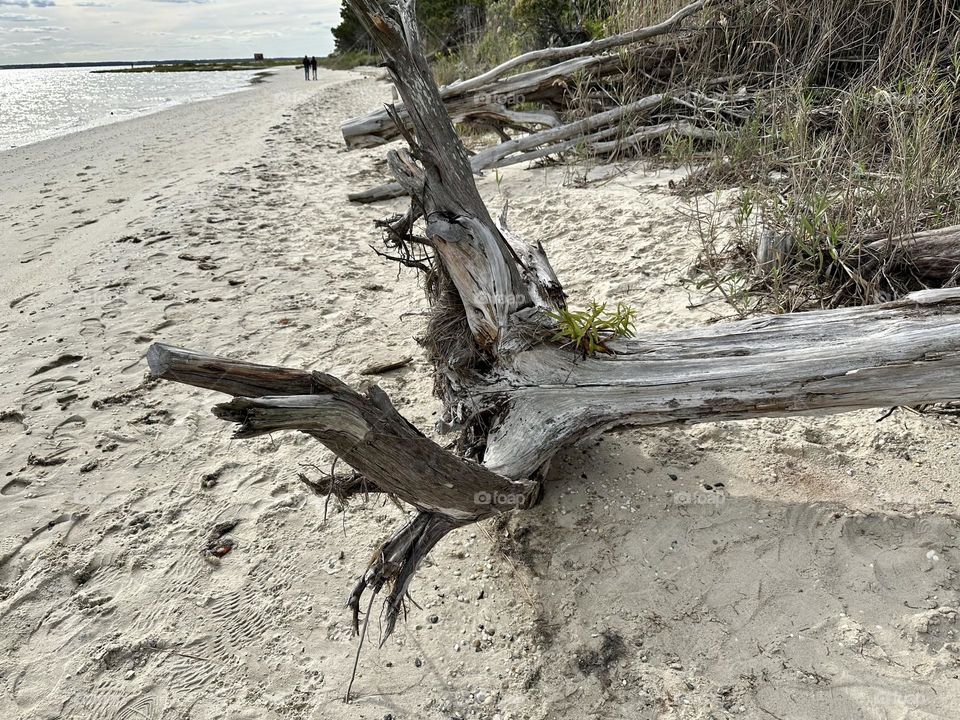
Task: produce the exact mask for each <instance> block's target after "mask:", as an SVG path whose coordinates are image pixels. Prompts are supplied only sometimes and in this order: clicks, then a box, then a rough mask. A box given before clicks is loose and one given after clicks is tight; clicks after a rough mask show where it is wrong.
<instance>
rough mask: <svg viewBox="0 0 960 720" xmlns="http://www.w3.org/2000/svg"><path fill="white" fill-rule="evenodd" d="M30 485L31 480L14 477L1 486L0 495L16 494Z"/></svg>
mask: <svg viewBox="0 0 960 720" xmlns="http://www.w3.org/2000/svg"><path fill="white" fill-rule="evenodd" d="M28 487H30V481H29V480H21V479H20V478H14V479H13V480H11V481H10V482H8V483H7V484H6V485H4V486H3V487H0V495H16V494H17V493H20V492H23V491H24V490H26V489H27V488H28Z"/></svg>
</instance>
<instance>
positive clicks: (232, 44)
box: [0, 0, 340, 65]
mask: <svg viewBox="0 0 960 720" xmlns="http://www.w3.org/2000/svg"><path fill="white" fill-rule="evenodd" d="M339 20H340V4H339V2H338V1H337V0H320V1H319V2H306V1H305V0H274V1H273V2H264V1H263V0H0V65H6V64H14V63H36V62H85V61H99V60H165V59H174V58H184V59H198V58H216V57H246V56H252V55H253V53H255V52H262V53H264V54H265V55H267V56H268V57H269V56H284V57H296V56H299V55H303V54H305V53H306V54H309V55H317V56H320V55H326V54H327V53H328V52H330V51H331V50H332V49H333V38H332V36H331V35H330V28H331V27H333V26H335V25H336V24H337V23H338V22H339Z"/></svg>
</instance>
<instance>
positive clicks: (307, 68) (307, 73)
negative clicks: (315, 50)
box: [303, 55, 310, 80]
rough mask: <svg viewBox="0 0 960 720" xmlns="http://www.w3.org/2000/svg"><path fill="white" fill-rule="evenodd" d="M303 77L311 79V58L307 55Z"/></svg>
mask: <svg viewBox="0 0 960 720" xmlns="http://www.w3.org/2000/svg"><path fill="white" fill-rule="evenodd" d="M303 79H304V80H309V79H310V58H308V57H307V56H306V55H304V56H303Z"/></svg>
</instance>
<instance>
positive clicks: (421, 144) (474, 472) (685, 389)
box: [148, 0, 960, 638]
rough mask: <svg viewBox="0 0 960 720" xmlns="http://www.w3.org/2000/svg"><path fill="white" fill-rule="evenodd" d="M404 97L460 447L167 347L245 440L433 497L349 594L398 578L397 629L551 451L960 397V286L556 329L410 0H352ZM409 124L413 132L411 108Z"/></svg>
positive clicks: (301, 381) (402, 495) (344, 400)
mask: <svg viewBox="0 0 960 720" xmlns="http://www.w3.org/2000/svg"><path fill="white" fill-rule="evenodd" d="M350 4H351V6H352V7H353V9H354V10H355V11H356V13H357V16H358V17H360V18H361V20H362V21H363V22H364V24H365V25H366V27H367V28H368V30H369V32H370V34H371V36H372V37H373V39H374V40H375V42H376V44H377V46H378V47H379V49H380V51H381V53H382V54H383V58H384V61H385V65H386V67H387V69H388V71H389V72H390V74H391V76H392V79H393V81H394V82H395V83H396V86H397V88H398V90H399V93H400V95H401V96H402V98H403V102H404V107H405V108H406V112H407V116H406V118H404V119H403V120H402V121H401V118H399V117H396V113H395V111H394V110H388V112H390V113H391V114H392V115H394V117H395V119H396V120H398V121H401V122H400V123H399V126H400V127H401V128H403V129H402V132H403V134H404V137H405V138H406V140H407V143H408V144H409V148H410V149H409V150H401V151H394V152H391V153H390V156H389V162H390V166H391V169H392V171H393V173H394V175H395V177H396V180H397V182H398V183H399V184H400V185H401V186H402V187H403V188H404V189H405V190H406V192H407V193H408V194H409V195H410V197H411V206H410V209H409V210H408V211H407V212H406V213H405V214H403V215H401V216H398V217H394V218H391V219H390V220H388V221H385V222H384V223H382V227H383V229H384V232H385V236H386V238H385V239H386V243H387V245H388V247H389V248H390V253H391V254H392V255H393V256H394V257H397V258H398V259H400V260H401V261H402V262H404V263H406V264H408V265H413V266H416V267H420V268H421V269H423V270H425V271H426V272H427V273H428V282H427V283H426V286H427V288H428V293H429V295H430V299H431V301H432V303H433V311H432V317H431V320H430V323H429V327H428V330H427V332H426V339H425V341H424V346H425V349H426V352H427V353H428V354H429V357H430V359H431V361H432V363H433V365H434V368H435V371H436V374H435V379H436V392H437V394H438V395H439V397H440V398H441V399H442V401H443V404H444V407H445V412H444V417H443V420H442V423H441V425H442V429H443V430H445V431H447V432H453V433H456V438H457V441H456V443H455V445H454V450H453V451H451V450H448V449H445V448H443V447H441V446H440V445H438V444H437V443H435V442H434V441H432V440H431V439H429V438H427V437H426V436H425V435H423V434H422V433H421V432H420V431H419V430H417V429H416V428H415V427H413V426H412V425H411V424H410V423H409V422H407V421H406V420H405V419H404V418H403V417H401V415H400V414H399V413H398V412H397V411H396V410H395V409H394V407H393V406H392V405H391V403H390V401H389V399H388V398H387V397H386V395H385V394H384V393H383V392H382V391H380V390H379V389H377V388H376V387H374V388H372V389H370V390H369V391H368V392H367V393H366V394H360V393H358V392H356V391H354V390H352V389H351V388H349V387H348V386H347V385H345V384H344V383H342V382H341V381H339V380H337V379H336V378H334V377H331V376H329V375H325V374H323V373H318V372H306V371H300V370H295V369H286V368H276V367H267V366H262V365H255V364H250V363H247V362H240V361H236V360H229V359H226V358H220V357H212V356H208V355H204V354H202V353H198V352H193V351H189V350H182V349H178V348H174V347H170V346H166V345H154V346H153V347H152V348H151V349H150V351H149V354H148V360H149V364H150V368H151V371H152V373H153V374H154V376H156V377H161V378H165V379H168V380H173V381H177V382H182V383H187V384H190V385H195V386H199V387H204V388H209V389H211V390H217V391H219V392H223V393H226V394H228V395H232V396H234V397H233V399H232V400H231V401H229V402H226V403H223V404H220V405H217V406H216V407H215V408H214V413H215V414H216V415H217V416H218V417H220V418H222V419H224V420H226V421H229V422H233V423H236V424H237V431H236V433H237V437H243V438H246V437H253V436H256V435H260V434H263V433H269V432H274V431H279V430H298V431H301V432H305V433H308V434H310V435H312V436H314V437H316V438H317V439H318V440H319V441H320V442H322V443H323V444H324V445H326V446H327V447H328V448H329V449H330V450H332V451H333V452H334V453H336V455H337V456H339V457H340V458H342V459H343V460H344V461H345V462H346V463H348V464H349V465H350V466H351V467H352V468H353V469H354V470H355V471H356V473H357V474H358V476H359V477H361V478H362V483H361V482H355V481H351V482H350V483H349V484H347V485H342V486H338V485H335V484H334V483H333V481H331V483H330V485H329V486H327V487H324V488H320V489H321V490H322V491H324V492H336V493H341V494H349V493H351V492H357V491H358V490H359V488H360V487H361V486H362V487H364V488H365V489H366V491H368V492H381V493H388V494H390V495H392V496H394V497H396V498H398V499H400V500H402V501H403V502H406V503H408V504H409V505H411V506H412V507H413V508H415V510H416V515H415V517H414V518H413V519H412V520H411V521H410V522H408V523H407V524H406V525H405V526H404V527H402V528H400V529H399V530H398V531H397V532H396V533H395V534H394V535H393V536H392V537H391V538H389V539H388V540H386V541H385V542H384V543H383V544H382V545H381V546H380V548H379V550H378V551H377V552H376V554H375V555H374V557H373V560H372V561H371V563H370V565H369V567H367V568H366V570H365V571H364V572H363V575H362V577H361V578H360V579H359V581H358V583H357V585H356V587H355V588H354V589H353V591H352V593H351V594H350V597H349V602H348V604H349V606H350V607H351V608H352V610H353V616H354V627H355V628H358V627H359V624H358V619H359V615H360V602H361V598H362V596H363V594H364V593H365V592H366V591H367V590H370V591H371V593H372V594H371V597H370V601H371V602H372V599H373V596H374V595H376V594H377V593H379V592H380V591H381V590H383V589H385V588H386V589H388V595H387V599H386V616H385V620H386V622H385V632H384V638H386V637H388V636H389V635H390V633H391V632H392V631H393V629H394V626H395V623H396V620H397V618H398V616H399V613H400V612H401V609H402V606H403V602H404V596H405V594H406V591H407V589H408V587H409V585H410V582H411V579H412V577H413V575H414V572H415V571H416V569H417V566H418V564H419V563H420V561H421V560H422V559H423V558H424V556H425V555H426V554H427V553H428V552H429V551H430V550H431V548H432V547H434V546H435V545H436V543H437V542H438V541H440V540H441V539H442V538H443V537H444V535H446V534H447V533H448V532H450V531H451V530H452V529H454V528H457V527H461V526H463V525H466V524H469V523H474V522H477V521H478V520H482V519H484V518H489V517H491V516H494V515H497V514H499V513H504V512H509V511H514V510H518V509H523V508H527V507H529V506H530V505H532V504H534V503H535V502H536V501H537V499H538V497H539V493H540V490H541V483H542V482H543V478H544V476H545V472H546V469H547V467H548V465H549V463H550V461H551V458H552V457H553V456H554V455H555V453H557V451H559V450H560V449H562V448H563V447H565V446H568V445H570V444H571V443H575V442H577V441H578V440H580V439H582V438H584V437H588V436H591V435H594V434H596V433H600V432H603V431H607V430H610V429H613V428H617V427H622V426H627V425H633V426H644V425H658V424H663V423H675V422H679V423H684V422H696V421H712V420H720V419H738V418H750V417H760V416H772V415H788V414H799V413H821V412H838V411H844V410H852V409H857V408H866V407H889V406H895V405H915V404H921V403H928V402H935V401H940V400H947V399H953V398H958V397H960V290H957V289H946V290H931V291H924V292H920V293H915V294H913V295H910V296H908V297H906V298H904V299H902V300H900V301H897V302H893V303H889V304H885V305H876V306H869V307H863V308H853V309H841V310H834V311H825V312H815V313H803V314H795V315H784V316H774V317H763V318H757V319H751V320H747V321H741V322H736V323H728V324H718V325H713V326H710V327H707V328H702V329H697V330H687V331H678V332H673V333H668V334H663V335H649V336H642V337H636V338H632V339H628V340H619V341H612V342H610V343H608V350H609V352H608V353H601V354H598V355H596V356H592V357H584V356H583V355H582V354H581V353H579V352H576V351H575V350H573V349H571V348H570V347H568V346H564V345H563V344H562V343H559V342H555V341H554V340H553V338H554V337H555V335H556V332H557V323H556V320H555V319H554V317H555V316H554V314H553V313H554V311H556V310H558V309H560V308H563V307H564V305H565V301H566V299H565V295H564V292H563V289H562V287H561V284H560V281H559V279H558V278H557V276H556V274H555V273H554V271H553V269H552V268H551V267H550V263H549V261H548V258H547V255H546V253H545V251H544V248H543V247H542V245H541V244H540V243H539V242H536V241H534V242H528V241H525V240H523V239H521V238H520V237H518V236H517V235H516V234H515V233H513V232H511V231H510V230H509V229H508V228H507V226H506V219H505V218H501V219H500V220H499V221H494V219H493V218H492V217H491V215H490V213H489V212H488V210H487V208H486V206H485V205H484V203H483V201H482V200H481V198H480V195H479V193H478V191H477V188H476V186H475V184H474V181H473V177H472V172H471V167H470V162H469V160H468V158H467V154H466V151H465V150H464V148H463V145H462V144H461V142H460V140H459V138H458V137H457V134H456V132H455V130H454V127H453V125H452V124H451V122H450V120H449V118H448V115H447V111H446V109H445V108H444V105H443V102H442V101H441V98H440V95H439V94H438V91H437V87H436V85H435V83H434V82H433V80H432V78H431V74H430V70H429V67H428V66H427V62H426V60H425V58H424V54H423V52H422V49H421V43H420V40H419V37H418V34H417V27H416V23H415V20H414V12H413V8H412V3H411V4H400V5H398V6H388V5H387V3H386V0H351V2H350ZM406 123H408V124H409V128H410V130H407V129H406V127H407V124H406Z"/></svg>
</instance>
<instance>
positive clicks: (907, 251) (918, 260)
mask: <svg viewBox="0 0 960 720" xmlns="http://www.w3.org/2000/svg"><path fill="white" fill-rule="evenodd" d="M867 249H869V250H871V251H873V252H875V253H878V254H881V255H882V254H889V253H890V252H891V251H893V252H899V253H903V255H904V256H905V257H906V258H907V260H908V261H909V262H910V264H911V265H912V266H913V267H914V268H915V269H916V270H917V272H918V273H919V274H920V275H921V276H922V277H923V278H924V279H928V280H934V281H939V282H941V283H943V282H955V281H956V279H957V276H958V274H960V225H952V226H950V227H945V228H939V229H937V230H926V231H923V232H918V233H912V234H910V235H902V236H900V237H896V238H894V239H893V240H877V241H874V242H872V243H869V244H868V245H867Z"/></svg>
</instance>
